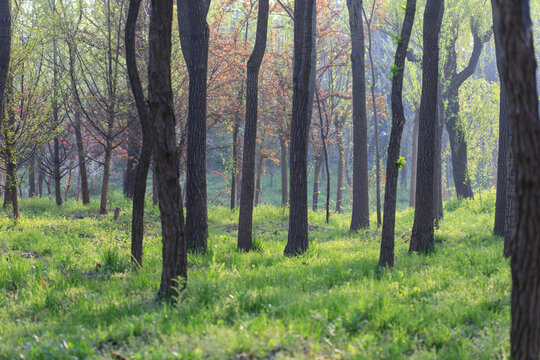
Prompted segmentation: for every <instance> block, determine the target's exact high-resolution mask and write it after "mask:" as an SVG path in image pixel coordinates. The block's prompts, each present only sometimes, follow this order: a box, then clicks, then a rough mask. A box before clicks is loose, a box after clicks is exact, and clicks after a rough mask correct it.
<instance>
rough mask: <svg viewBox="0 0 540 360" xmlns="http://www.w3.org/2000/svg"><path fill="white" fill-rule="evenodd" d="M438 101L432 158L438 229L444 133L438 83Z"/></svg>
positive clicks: (434, 211) (435, 212) (434, 204)
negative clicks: (433, 154)
mask: <svg viewBox="0 0 540 360" xmlns="http://www.w3.org/2000/svg"><path fill="white" fill-rule="evenodd" d="M438 96H439V99H438V100H437V118H436V121H437V123H436V136H435V156H434V158H433V160H434V164H433V221H434V224H435V227H436V228H439V220H440V219H442V217H443V207H442V158H441V157H442V135H443V131H444V102H443V101H442V82H441V81H439V90H438Z"/></svg>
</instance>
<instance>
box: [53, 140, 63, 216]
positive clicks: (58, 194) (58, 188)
mask: <svg viewBox="0 0 540 360" xmlns="http://www.w3.org/2000/svg"><path fill="white" fill-rule="evenodd" d="M54 195H55V199H56V205H58V206H60V205H62V176H61V174H60V143H59V141H58V137H57V136H55V137H54Z"/></svg>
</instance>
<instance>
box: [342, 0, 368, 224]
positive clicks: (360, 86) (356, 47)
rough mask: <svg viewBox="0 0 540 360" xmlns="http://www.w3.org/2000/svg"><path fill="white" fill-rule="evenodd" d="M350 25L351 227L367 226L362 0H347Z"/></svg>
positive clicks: (366, 153)
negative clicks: (351, 109)
mask: <svg viewBox="0 0 540 360" xmlns="http://www.w3.org/2000/svg"><path fill="white" fill-rule="evenodd" d="M347 7H348V8H349V25H350V28H351V48H352V50H351V67H352V78H353V80H352V88H353V89H352V94H353V146H354V149H353V158H354V159H353V162H354V165H353V200H352V201H353V204H352V218H351V230H358V229H361V228H368V227H369V192H368V191H369V189H368V151H367V143H368V139H367V115H366V74H365V69H364V62H365V60H364V26H363V24H362V0H347Z"/></svg>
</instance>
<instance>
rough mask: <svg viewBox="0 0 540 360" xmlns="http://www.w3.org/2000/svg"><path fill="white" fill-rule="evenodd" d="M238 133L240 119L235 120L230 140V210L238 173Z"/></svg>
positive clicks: (233, 201)
mask: <svg viewBox="0 0 540 360" xmlns="http://www.w3.org/2000/svg"><path fill="white" fill-rule="evenodd" d="M239 131H240V119H238V118H236V119H235V121H234V128H233V139H232V171H231V210H232V209H234V207H235V206H236V179H237V172H238V133H239Z"/></svg>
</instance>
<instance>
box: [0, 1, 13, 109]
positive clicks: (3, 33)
mask: <svg viewBox="0 0 540 360" xmlns="http://www.w3.org/2000/svg"><path fill="white" fill-rule="evenodd" d="M10 56H11V9H10V1H9V0H0V111H2V112H1V113H0V114H3V110H2V109H3V104H4V92H5V89H6V83H7V76H8V69H9V60H10Z"/></svg>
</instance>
